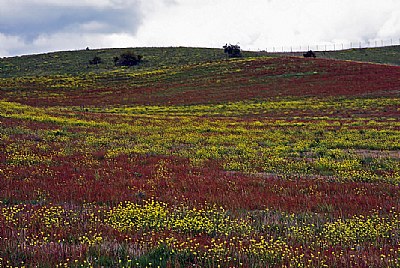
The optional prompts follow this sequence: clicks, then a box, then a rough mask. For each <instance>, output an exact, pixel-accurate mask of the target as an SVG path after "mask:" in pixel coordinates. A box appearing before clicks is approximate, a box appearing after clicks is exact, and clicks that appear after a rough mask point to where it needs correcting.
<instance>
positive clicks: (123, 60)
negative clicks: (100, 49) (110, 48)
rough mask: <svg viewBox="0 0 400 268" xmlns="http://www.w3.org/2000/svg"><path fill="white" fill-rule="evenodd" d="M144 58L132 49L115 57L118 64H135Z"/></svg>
mask: <svg viewBox="0 0 400 268" xmlns="http://www.w3.org/2000/svg"><path fill="white" fill-rule="evenodd" d="M142 59H143V56H141V55H136V54H135V53H134V52H132V51H128V52H125V53H122V54H121V55H120V56H119V57H114V64H115V65H116V66H134V65H138V64H139V63H140V62H141V61H142Z"/></svg>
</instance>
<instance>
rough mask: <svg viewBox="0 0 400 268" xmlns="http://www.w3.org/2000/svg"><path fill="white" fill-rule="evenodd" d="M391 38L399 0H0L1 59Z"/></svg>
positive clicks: (398, 21)
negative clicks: (63, 52)
mask: <svg viewBox="0 0 400 268" xmlns="http://www.w3.org/2000/svg"><path fill="white" fill-rule="evenodd" d="M390 39H392V42H393V44H398V43H399V42H400V1H399V0H379V1H378V0H0V56H13V55H22V54H30V53H41V52H49V51H57V50H75V49H84V48H86V47H87V46H89V47H91V48H104V47H139V46H196V47H221V46H222V45H224V44H225V43H232V44H236V43H239V44H240V46H241V47H242V48H243V49H249V50H250V49H251V50H258V49H261V50H264V49H268V50H271V49H272V48H273V47H276V49H277V50H278V48H279V49H281V48H282V46H285V47H287V48H288V47H291V46H292V47H293V48H294V49H298V48H299V47H300V46H303V47H305V46H307V45H316V44H319V45H320V46H325V45H328V46H332V44H333V43H336V44H342V43H344V44H345V46H346V45H348V44H349V43H350V42H353V44H358V43H359V42H363V43H365V44H367V43H368V42H370V44H375V42H377V43H378V45H381V41H380V40H385V42H390V41H389V40H390ZM376 40H379V41H376ZM386 44H388V43H386ZM287 48H285V49H287Z"/></svg>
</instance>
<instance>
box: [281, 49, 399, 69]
mask: <svg viewBox="0 0 400 268" xmlns="http://www.w3.org/2000/svg"><path fill="white" fill-rule="evenodd" d="M274 55H285V56H288V55H289V56H300V57H302V56H303V52H296V53H275V54H274ZM316 56H317V58H327V59H338V60H352V61H363V62H372V63H381V64H391V65H400V46H388V47H377V48H361V49H360V48H352V49H345V50H337V51H317V52H316Z"/></svg>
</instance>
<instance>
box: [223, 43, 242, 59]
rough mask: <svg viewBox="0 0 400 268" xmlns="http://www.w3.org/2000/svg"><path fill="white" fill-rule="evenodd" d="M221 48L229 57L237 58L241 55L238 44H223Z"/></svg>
mask: <svg viewBox="0 0 400 268" xmlns="http://www.w3.org/2000/svg"><path fill="white" fill-rule="evenodd" d="M223 48H224V52H225V53H227V54H228V56H229V57H230V58H238V57H241V56H242V52H241V50H240V46H239V45H231V44H229V45H228V44H226V45H225V46H223Z"/></svg>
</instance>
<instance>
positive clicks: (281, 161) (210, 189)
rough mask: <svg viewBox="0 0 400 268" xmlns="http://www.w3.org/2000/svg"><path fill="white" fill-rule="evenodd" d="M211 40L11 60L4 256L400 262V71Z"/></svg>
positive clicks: (3, 165) (12, 261)
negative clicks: (142, 60)
mask: <svg viewBox="0 0 400 268" xmlns="http://www.w3.org/2000/svg"><path fill="white" fill-rule="evenodd" d="M155 50H156V49H155ZM164 50H165V51H169V50H168V49H164ZM181 50H182V51H186V50H185V49H183V48H182V49H181ZM157 51H158V52H157V53H161V52H160V51H159V50H157ZM174 51H175V52H174V53H175V54H176V55H179V53H178V52H179V51H180V50H179V49H174ZM182 51H181V52H182ZM196 51H197V54H196V55H198V56H197V60H193V59H190V58H187V56H185V57H183V58H184V59H182V62H181V63H179V64H178V63H177V64H171V65H168V64H166V65H164V64H160V63H159V62H158V61H156V62H151V61H150V60H149V62H147V63H146V64H147V65H146V66H137V67H134V68H117V67H114V66H111V65H107V64H108V63H104V65H100V66H97V67H94V66H89V67H88V68H86V69H84V70H82V71H81V72H78V71H76V72H72V71H71V72H69V73H67V72H65V73H64V72H63V70H65V69H66V68H67V67H66V66H64V67H60V64H61V63H58V64H57V61H53V64H55V65H56V66H58V67H54V68H55V70H58V71H57V72H52V71H45V74H44V75H34V74H33V72H34V70H33V69H32V70H28V69H26V70H25V71H23V72H22V71H21V73H20V74H21V75H17V72H15V73H13V72H12V71H10V70H8V71H7V73H6V72H3V73H2V75H1V76H2V78H0V88H1V90H0V120H1V121H0V135H1V140H0V148H1V150H0V185H1V187H0V212H1V213H0V237H1V239H0V266H4V267H11V266H13V267H14V266H24V265H25V266H43V267H44V266H49V267H55V266H59V267H61V266H69V267H92V266H94V267H100V266H105V267H157V266H160V267H189V266H190V267H193V266H194V267H218V265H220V266H222V267H282V266H288V267H296V266H299V267H324V266H326V267H398V266H399V265H400V262H399V261H400V259H399V256H400V249H399V245H400V240H399V236H398V234H399V231H400V203H399V197H400V184H399V183H400V121H399V119H400V109H399V107H400V67H396V66H387V65H378V64H369V63H357V62H350V61H339V60H328V59H311V60H310V59H302V58H294V57H293V58H291V57H278V58H274V57H260V56H259V55H252V56H257V57H244V58H240V59H233V60H226V59H224V57H223V55H222V57H221V58H214V57H217V56H218V57H219V56H220V55H219V54H218V53H217V52H218V51H215V50H204V53H206V52H207V53H209V52H210V51H212V56H205V54H202V52H203V51H202V50H201V49H198V50H196ZM108 52H109V53H110V54H109V55H110V56H109V58H110V59H111V58H112V57H111V56H112V54H113V53H114V52H113V51H108ZM143 52H146V50H143ZM153 52H154V51H153ZM147 53H148V55H147V58H149V59H151V53H152V52H150V50H149V51H147ZM154 53H156V52H154ZM182 53H183V52H182ZM139 54H140V53H139ZM54 55H58V54H54ZM54 55H53V57H54ZM185 55H187V54H185ZM38 57H43V55H41V56H40V55H39V56H32V58H34V59H36V60H37V59H38ZM29 59H30V60H31V58H29ZM176 59H179V56H176ZM16 60H17V59H7V62H8V63H7V64H9V65H8V66H11V62H13V66H16V63H15V61H16ZM18 60H21V59H18ZM177 61H179V60H177ZM183 61H184V62H183ZM4 62H5V61H4V60H3V61H1V64H3V65H5V63H4ZM21 64H22V63H21ZM22 65H23V66H30V63H29V62H28V61H25V62H24V63H23V64H22ZM72 65H74V64H72ZM72 65H71V66H72ZM9 68H11V67H9ZM68 68H70V67H68ZM71 68H72V67H71ZM42 71H43V70H42ZM38 72H39V71H38Z"/></svg>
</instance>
